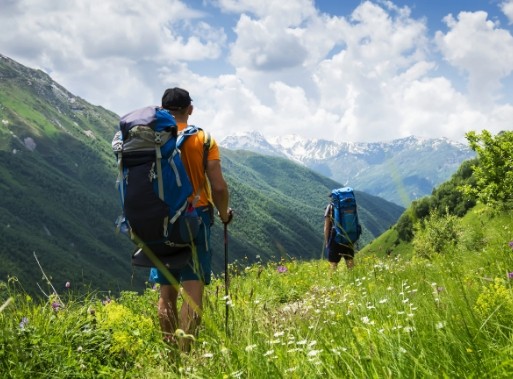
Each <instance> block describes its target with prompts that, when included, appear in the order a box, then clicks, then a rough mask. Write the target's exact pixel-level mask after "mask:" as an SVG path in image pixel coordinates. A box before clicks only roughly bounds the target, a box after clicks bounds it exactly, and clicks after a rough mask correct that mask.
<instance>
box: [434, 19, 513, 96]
mask: <svg viewBox="0 0 513 379" xmlns="http://www.w3.org/2000/svg"><path fill="white" fill-rule="evenodd" d="M445 21H446V23H447V25H448V26H449V28H450V31H449V32H448V33H446V34H443V33H442V32H437V34H436V42H437V44H438V47H439V48H440V50H441V51H442V53H443V55H444V58H445V59H446V60H447V61H448V62H449V63H450V64H451V65H453V66H455V67H456V68H458V69H460V70H462V71H464V72H465V73H466V74H468V89H469V95H470V96H471V99H472V101H473V105H481V106H482V105H490V104H491V103H493V101H494V100H495V99H496V96H497V93H498V90H499V89H500V87H501V80H502V79H503V78H505V77H507V76H508V75H510V74H511V72H512V71H513V36H512V35H511V33H510V32H509V31H507V30H505V29H500V28H499V26H498V25H497V24H496V23H494V22H492V21H490V20H488V19H487V13H486V12H474V13H469V12H461V13H460V14H459V15H458V18H457V19H455V18H454V17H453V16H452V15H449V16H447V17H446V18H445Z"/></svg>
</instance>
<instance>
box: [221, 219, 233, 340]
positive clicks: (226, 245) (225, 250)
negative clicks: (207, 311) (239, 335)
mask: <svg viewBox="0 0 513 379" xmlns="http://www.w3.org/2000/svg"><path fill="white" fill-rule="evenodd" d="M228 216H229V217H228V221H226V222H223V224H224V298H225V304H226V307H225V318H224V328H225V331H226V334H228V313H229V308H230V304H229V291H228V287H229V285H230V280H229V278H228V276H229V273H228V224H229V223H230V221H231V220H232V217H233V211H232V210H231V209H229V211H228Z"/></svg>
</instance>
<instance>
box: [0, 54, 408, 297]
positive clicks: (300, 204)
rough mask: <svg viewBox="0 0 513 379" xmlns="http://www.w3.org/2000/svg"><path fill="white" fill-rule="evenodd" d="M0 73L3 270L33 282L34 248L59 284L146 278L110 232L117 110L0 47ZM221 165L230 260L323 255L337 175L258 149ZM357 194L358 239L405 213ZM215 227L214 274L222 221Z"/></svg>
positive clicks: (226, 156) (105, 285) (121, 284)
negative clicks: (227, 196) (229, 218)
mask: <svg viewBox="0 0 513 379" xmlns="http://www.w3.org/2000/svg"><path fill="white" fill-rule="evenodd" d="M0 78H1V79H2V80H1V81H0V121H1V123H0V158H1V162H0V188H1V193H2V196H1V197H0V227H1V228H2V233H1V234H0V243H1V248H0V259H1V260H2V265H1V266H0V280H3V281H5V280H7V279H8V277H9V276H14V277H17V278H19V280H20V281H21V282H22V283H23V284H24V285H25V286H26V287H27V288H28V289H30V290H32V291H34V290H35V289H36V288H37V286H36V281H37V279H36V278H40V277H41V273H40V269H39V268H38V267H37V263H36V260H35V257H37V258H38V259H39V261H40V262H41V265H42V267H43V268H44V270H45V271H46V272H47V274H48V275H49V276H52V277H53V278H54V279H55V281H56V282H61V283H64V282H66V281H68V280H71V281H73V282H74V283H76V284H77V285H80V286H85V287H87V288H91V287H92V288H98V289H108V290H114V291H115V290H121V289H129V288H130V289H132V288H135V289H140V288H143V287H144V282H145V280H146V274H147V270H144V269H135V270H134V269H133V268H132V267H131V264H130V254H131V252H132V250H133V246H132V244H131V242H130V241H129V240H128V239H127V238H125V237H123V236H120V235H116V234H115V233H114V220H115V219H116V217H117V216H118V214H119V213H120V205H119V200H118V195H117V193H116V190H115V186H114V183H115V180H116V175H117V172H116V167H115V160H114V156H113V154H112V152H111V147H110V142H111V137H112V135H113V134H114V131H115V130H116V128H117V123H118V116H117V115H115V114H114V113H112V112H109V111H107V110H105V109H103V108H101V107H96V106H93V105H91V104H89V103H87V102H86V101H85V100H83V99H80V98H78V97H76V96H74V95H73V94H71V93H69V92H68V91H67V90H66V89H64V88H63V87H61V86H60V85H59V84H58V83H55V82H54V81H53V80H52V79H51V78H50V77H49V76H48V75H46V74H45V73H43V72H41V71H36V70H31V69H29V68H26V67H24V66H22V65H20V64H18V63H16V62H14V61H12V60H10V59H9V58H7V57H2V56H0ZM223 165H224V168H225V175H226V178H227V180H228V183H229V186H230V189H231V194H232V204H231V205H232V207H233V208H234V209H235V219H234V222H233V223H232V224H230V228H229V236H230V238H229V241H230V246H229V247H230V250H229V253H230V255H229V259H230V261H239V262H244V261H252V260H255V259H261V260H269V259H279V258H280V257H284V256H287V257H294V258H301V259H312V258H318V257H320V255H321V250H322V222H323V217H322V216H323V209H324V206H325V205H326V202H327V200H328V198H327V195H328V193H329V190H330V189H331V188H333V187H336V186H338V184H337V183H335V182H333V181H331V180H328V179H326V178H324V177H322V176H320V175H316V174H313V173H312V172H311V171H309V170H308V169H306V168H304V167H300V166H298V165H296V164H293V163H291V162H289V161H287V160H282V159H274V158H271V157H262V156H259V155H256V154H246V153H243V152H228V151H224V150H223ZM357 196H358V199H359V204H360V209H361V212H362V224H363V227H364V229H365V231H364V238H363V241H370V240H371V239H372V238H374V237H375V236H377V235H379V234H380V233H381V232H383V231H384V230H386V229H387V228H388V227H389V226H390V225H393V224H394V223H395V221H396V220H397V218H398V217H399V216H400V214H401V213H402V211H403V209H402V208H401V207H398V206H396V205H394V204H390V203H388V202H386V201H383V200H381V199H379V198H375V197H372V196H367V195H366V194H363V193H357ZM213 236H214V238H213V246H214V250H215V256H214V257H215V258H214V268H215V270H216V271H217V272H219V270H220V269H221V268H222V267H223V266H224V265H223V263H224V261H223V259H224V255H223V248H224V246H223V240H222V230H221V225H220V223H219V222H218V223H217V224H216V226H215V227H214V230H213ZM246 257H247V259H246ZM257 257H258V258H257Z"/></svg>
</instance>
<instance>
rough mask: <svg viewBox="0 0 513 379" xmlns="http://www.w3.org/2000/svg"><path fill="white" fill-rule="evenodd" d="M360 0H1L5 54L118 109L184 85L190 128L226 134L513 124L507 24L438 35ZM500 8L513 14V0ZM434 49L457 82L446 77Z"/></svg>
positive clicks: (329, 133)
mask: <svg viewBox="0 0 513 379" xmlns="http://www.w3.org/2000/svg"><path fill="white" fill-rule="evenodd" d="M197 3H199V2H195V4H197ZM359 3H360V4H359V5H358V6H356V8H355V9H354V10H353V11H352V12H350V13H348V14H346V15H333V14H327V13H321V12H319V11H318V10H317V9H316V7H315V3H314V2H313V1H311V0H290V1H275V0H261V1H253V0H210V1H206V2H203V6H202V8H201V9H204V10H205V9H209V11H210V10H212V9H214V8H212V7H214V6H217V7H218V9H219V10H220V11H221V12H219V13H216V14H215V15H214V14H208V13H205V12H204V11H198V10H193V9H191V7H190V2H185V1H179V0H153V1H151V2H140V1H138V0H126V1H124V2H118V1H117V0H76V1H73V2H69V1H66V0H55V1H53V2H46V1H39V0H9V1H6V0H4V1H3V2H2V7H3V8H2V12H1V13H0V25H2V29H3V30H4V31H6V32H4V33H1V34H0V51H1V52H2V54H5V55H7V56H9V57H11V58H13V59H16V60H18V61H20V62H21V63H23V64H26V65H28V66H30V67H34V68H41V69H44V70H45V71H47V72H48V73H49V74H50V75H51V76H52V78H53V79H54V80H56V81H57V82H59V83H60V84H62V85H63V86H64V87H66V88H67V89H69V90H70V91H71V92H73V93H74V94H76V95H78V96H80V97H82V98H84V99H86V100H87V101H89V102H91V103H93V104H96V105H102V106H103V107H105V108H108V109H111V110H113V111H115V112H117V113H119V114H124V113H126V112H128V111H130V110H131V109H133V108H137V107H140V106H144V105H147V104H158V103H160V98H161V96H162V93H163V91H164V89H165V88H167V87H172V86H181V87H184V88H187V89H188V90H189V91H190V92H191V96H192V98H193V99H194V105H195V111H194V114H193V117H192V118H191V122H193V123H195V124H197V125H199V126H202V127H205V128H208V129H210V130H212V132H213V134H214V136H215V137H217V138H218V139H221V138H222V137H224V136H226V135H228V134H232V133H234V132H235V131H250V130H259V131H261V132H263V133H264V134H267V135H269V136H275V135H278V134H289V133H294V134H300V135H303V136H305V137H309V138H326V139H338V140H345V141H378V140H389V139H392V138H399V137H405V136H408V135H412V134H415V135H418V136H423V137H435V136H436V137H438V136H446V137H449V138H452V139H456V140H463V136H464V133H465V132H466V131H469V130H479V129H482V128H483V127H486V128H487V129H488V130H490V131H492V132H497V131H499V130H503V129H506V128H510V126H509V120H511V119H513V101H512V99H511V94H508V93H507V92H506V88H503V87H502V86H503V83H504V81H505V80H510V79H511V71H512V70H513V39H512V38H513V37H512V35H511V32H510V29H508V28H504V27H501V25H499V24H498V22H497V21H495V22H492V21H490V17H489V16H488V15H487V13H485V12H473V13H471V12H461V13H459V14H458V15H457V16H456V17H454V16H447V17H446V18H445V20H446V24H447V30H440V31H438V32H436V31H435V30H429V29H428V25H427V19H426V18H422V19H416V18H413V17H412V15H411V12H410V9H409V8H408V7H398V6H397V5H394V3H393V2H391V1H379V2H370V1H363V2H359ZM196 6H197V7H198V8H200V5H196ZM209 7H210V8H209ZM462 7H463V5H462ZM500 9H501V10H502V12H503V13H504V14H505V15H507V16H508V17H509V19H510V21H511V20H512V19H513V18H512V17H511V15H512V14H513V0H509V1H503V2H502V3H501V4H500ZM214 10H215V9H214ZM494 20H495V18H494ZM226 22H231V24H226ZM223 23H224V24H223ZM434 32H436V34H435V38H432V33H434ZM469 41H470V42H469ZM435 47H436V50H435ZM439 54H442V56H443V58H444V59H445V61H446V62H447V63H448V64H449V65H451V66H452V67H455V68H456V70H455V71H456V75H460V76H457V77H454V76H449V75H448V74H447V73H448V70H447V69H446V66H447V65H446V64H445V63H443V62H439V61H437V59H439ZM451 74H452V73H451ZM462 80H463V81H464V83H465V84H466V85H467V86H466V88H465V86H460V85H459V84H460V81H462ZM461 88H463V89H461ZM508 96H509V97H508Z"/></svg>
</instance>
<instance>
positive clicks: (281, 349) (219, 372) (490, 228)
mask: <svg viewBox="0 0 513 379" xmlns="http://www.w3.org/2000/svg"><path fill="white" fill-rule="evenodd" d="M456 223H457V225H456V226H454V227H455V230H456V231H457V241H456V242H457V243H454V244H449V245H447V246H445V247H444V250H443V251H442V252H439V253H436V254H431V255H429V256H424V255H422V254H418V251H417V252H415V248H414V246H415V240H414V241H413V243H412V244H410V245H409V247H405V246H403V247H402V248H399V249H397V250H396V251H390V250H389V249H388V248H384V247H385V246H386V244H387V243H388V242H387V241H390V240H391V238H392V237H391V235H393V233H395V231H394V230H390V231H389V232H388V235H387V233H385V234H384V235H382V236H381V237H380V238H378V239H377V240H375V241H373V243H371V244H370V245H368V246H366V247H365V248H364V249H362V251H360V252H359V253H358V254H357V256H356V267H355V268H354V269H353V270H352V271H348V270H347V269H346V268H345V267H343V265H342V266H340V267H339V269H338V270H337V271H336V272H331V271H330V270H329V267H328V263H327V262H326V261H324V260H322V259H320V260H315V261H308V262H301V261H294V260H287V259H282V260H280V261H277V262H273V263H267V264H263V263H256V264H251V265H247V266H246V265H244V262H237V263H236V264H233V265H231V269H230V270H231V271H230V272H231V275H230V285H229V298H228V299H227V298H226V297H225V288H224V283H225V281H224V278H223V277H218V278H216V279H215V280H214V282H213V283H212V284H211V285H210V286H209V287H208V289H207V293H206V303H205V309H204V315H203V324H202V327H201V329H200V332H199V335H198V336H197V338H195V341H194V343H193V348H192V351H191V352H190V353H188V354H185V353H180V352H178V351H176V350H175V349H173V348H172V347H170V346H168V345H166V344H165V343H164V342H163V341H162V338H161V335H160V331H159V326H158V320H157V309H156V302H157V298H158V289H157V288H152V287H151V286H150V285H148V288H147V289H146V290H145V291H144V292H143V293H135V292H122V293H121V294H120V295H118V296H113V295H112V294H110V293H108V292H107V293H105V292H95V291H90V292H87V293H86V294H79V293H78V292H75V291H74V289H73V283H59V285H55V284H54V283H51V279H49V278H46V279H47V286H48V288H46V287H45V288H41V293H45V294H46V295H44V296H42V298H40V299H35V298H33V297H31V296H29V295H27V293H26V292H25V291H24V289H23V286H22V285H21V284H20V283H19V282H18V281H17V279H16V278H9V280H8V281H7V282H6V283H1V287H0V296H1V297H0V307H1V308H0V376H1V377H2V378H25V377H30V378H47V377H48V378H49V377H51V378H321V377H322V378H414V377H417V378H433V377H435V378H502V377H504V378H506V377H511V375H512V374H513V344H512V342H513V341H512V336H513V334H512V328H513V289H512V285H511V284H512V283H511V281H512V280H513V219H512V215H511V214H510V213H502V214H500V215H497V214H494V215H491V214H487V213H486V212H484V211H483V209H482V208H479V207H476V208H475V209H473V210H471V211H470V212H468V213H467V215H466V216H465V217H464V218H461V219H457V221H456ZM417 248H418V245H417ZM385 250H389V251H388V252H389V254H386V253H383V251H385ZM42 272H43V274H44V268H43V271H42ZM227 303H228V308H229V313H228V324H227V325H228V328H226V325H225V321H226V313H225V312H226V304H227ZM178 337H179V338H180V337H181V338H191V337H188V336H186V335H185V336H183V335H178Z"/></svg>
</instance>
